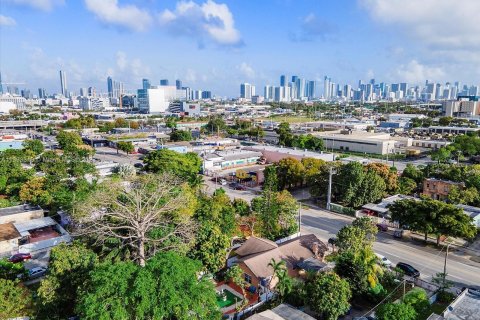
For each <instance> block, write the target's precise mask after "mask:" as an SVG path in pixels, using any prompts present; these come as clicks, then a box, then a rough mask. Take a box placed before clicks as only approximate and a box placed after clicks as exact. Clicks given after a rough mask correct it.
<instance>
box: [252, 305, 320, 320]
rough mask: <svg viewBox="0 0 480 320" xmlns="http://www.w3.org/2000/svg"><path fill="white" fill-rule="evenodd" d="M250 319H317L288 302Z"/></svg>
mask: <svg viewBox="0 0 480 320" xmlns="http://www.w3.org/2000/svg"><path fill="white" fill-rule="evenodd" d="M247 319H248V320H315V318H313V317H311V316H309V315H308V314H306V313H305V312H302V311H300V310H298V309H295V308H293V307H291V306H289V305H287V304H283V303H282V304H280V305H278V306H276V307H275V308H273V309H272V310H266V311H263V312H260V313H257V314H254V315H253V316H251V317H248V318H247Z"/></svg>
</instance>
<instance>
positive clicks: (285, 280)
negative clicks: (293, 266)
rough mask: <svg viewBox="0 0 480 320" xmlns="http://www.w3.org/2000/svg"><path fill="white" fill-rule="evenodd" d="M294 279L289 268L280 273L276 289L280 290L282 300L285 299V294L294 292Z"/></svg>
mask: <svg viewBox="0 0 480 320" xmlns="http://www.w3.org/2000/svg"><path fill="white" fill-rule="evenodd" d="M292 288H293V281H292V278H290V276H289V275H288V272H287V270H283V271H281V272H280V273H279V274H278V283H277V285H276V286H275V289H276V290H277V291H278V296H279V299H280V302H282V301H283V299H284V298H285V296H286V295H287V294H289V293H290V292H292Z"/></svg>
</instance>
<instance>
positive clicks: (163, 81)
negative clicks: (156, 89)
mask: <svg viewBox="0 0 480 320" xmlns="http://www.w3.org/2000/svg"><path fill="white" fill-rule="evenodd" d="M160 85H161V86H168V79H162V80H160Z"/></svg>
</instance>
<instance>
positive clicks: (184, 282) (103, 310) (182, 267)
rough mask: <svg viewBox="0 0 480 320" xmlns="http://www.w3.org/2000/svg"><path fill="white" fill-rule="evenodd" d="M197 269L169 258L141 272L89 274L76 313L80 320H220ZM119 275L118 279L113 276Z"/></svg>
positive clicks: (125, 265) (113, 269)
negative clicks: (89, 276)
mask: <svg viewBox="0 0 480 320" xmlns="http://www.w3.org/2000/svg"><path fill="white" fill-rule="evenodd" d="M200 270H201V264H200V263H198V262H197V261H194V260H191V259H189V258H186V257H183V256H181V255H179V254H177V253H174V252H166V253H159V254H157V255H156V256H155V257H153V258H152V259H150V260H149V261H148V263H147V264H146V266H145V267H143V268H142V267H139V266H136V265H135V264H133V263H131V262H119V263H114V264H103V265H100V266H98V267H97V268H95V270H93V271H92V272H91V280H90V281H89V282H88V283H87V285H86V288H85V291H84V294H82V297H81V299H80V303H79V305H78V307H77V310H78V312H79V314H80V316H81V318H82V319H87V320H88V319H178V320H182V319H198V320H200V319H220V318H221V314H220V312H219V310H218V307H217V304H216V298H215V290H214V288H213V283H212V282H211V281H210V280H208V279H203V278H200V279H199V278H198V273H199V272H200ZM118 275H122V276H118Z"/></svg>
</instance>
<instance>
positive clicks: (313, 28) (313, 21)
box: [290, 13, 336, 42]
mask: <svg viewBox="0 0 480 320" xmlns="http://www.w3.org/2000/svg"><path fill="white" fill-rule="evenodd" d="M335 29H336V28H335V26H334V25H333V24H332V23H330V22H328V21H327V20H325V19H323V18H321V17H317V16H316V15H315V14H314V13H309V14H308V15H307V16H305V17H304V18H302V21H301V25H300V29H299V30H298V31H297V32H295V33H291V34H290V40H292V41H295V42H304V41H313V40H315V39H320V40H327V39H331V38H332V36H333V35H334V34H335V32H336V30H335Z"/></svg>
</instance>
